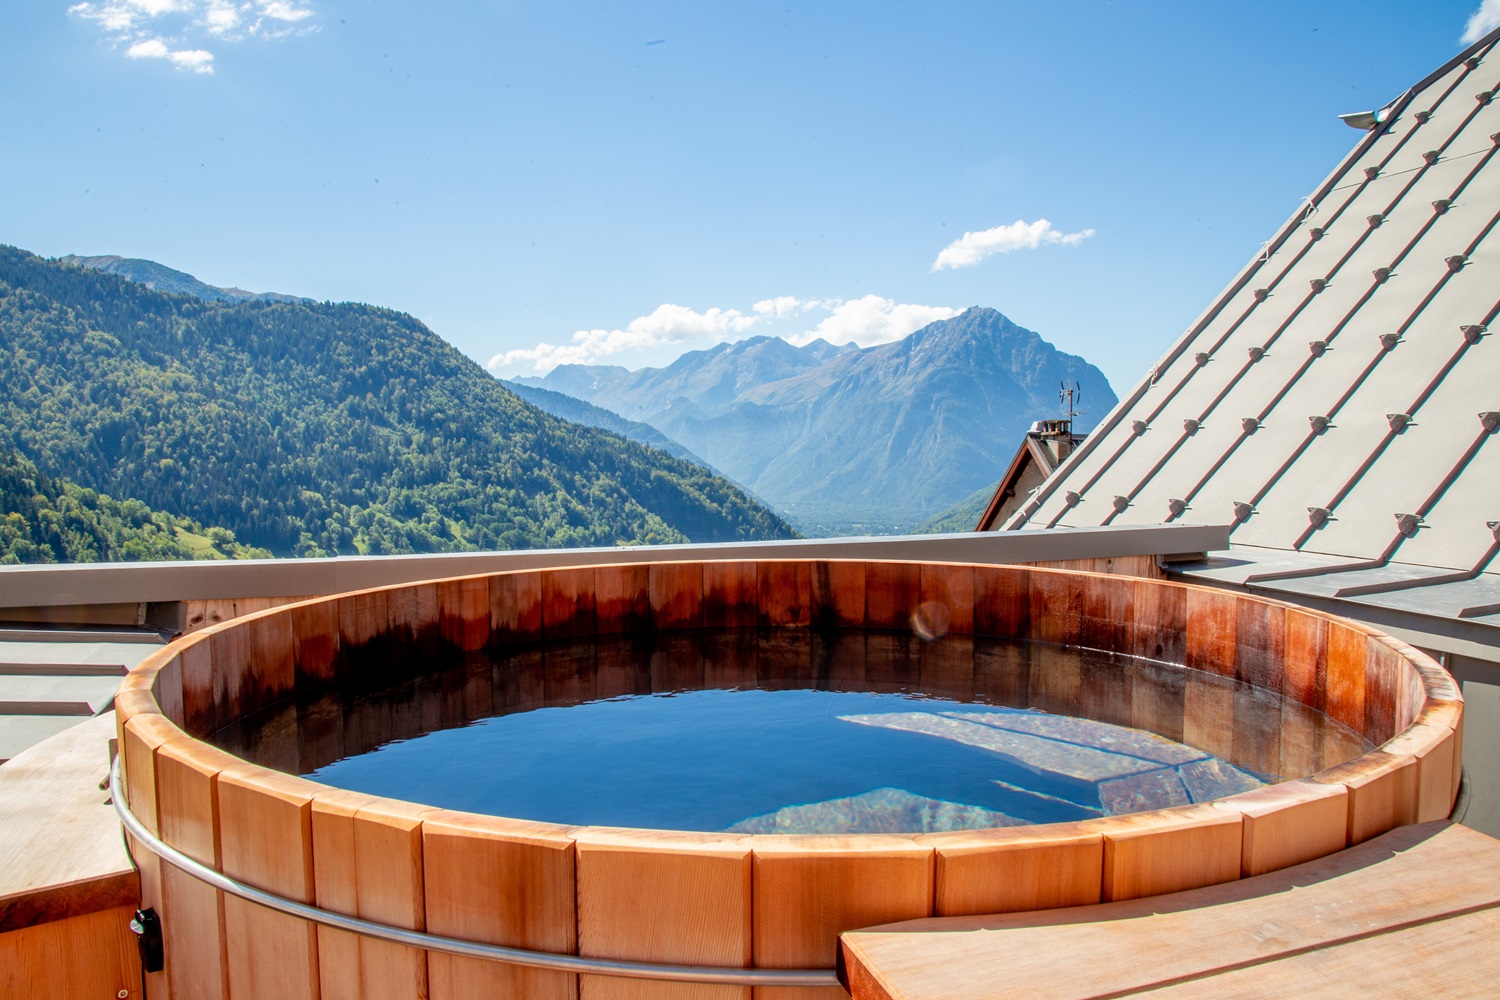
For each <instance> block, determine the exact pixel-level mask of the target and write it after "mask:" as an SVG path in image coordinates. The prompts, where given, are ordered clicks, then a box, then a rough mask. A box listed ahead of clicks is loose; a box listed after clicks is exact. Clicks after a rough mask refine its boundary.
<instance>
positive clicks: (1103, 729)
mask: <svg viewBox="0 0 1500 1000" xmlns="http://www.w3.org/2000/svg"><path fill="white" fill-rule="evenodd" d="M839 718H840V719H841V720H842V721H844V722H853V723H857V724H859V725H862V726H876V727H879V728H883V729H899V730H902V731H904V732H911V733H921V734H923V735H926V736H935V737H937V738H939V739H945V740H953V741H954V742H956V743H963V744H965V745H967V746H972V747H977V748H979V749H982V750H989V751H991V752H993V753H996V754H1000V755H1001V756H1003V757H1005V758H1006V759H1008V760H1011V761H1014V762H1016V763H1018V764H1020V765H1022V766H1023V767H1026V768H1029V769H1030V770H1032V771H1036V772H1038V773H1047V774H1053V775H1060V776H1063V777H1065V778H1069V779H1072V780H1073V781H1075V782H1079V783H1081V784H1082V785H1083V786H1084V788H1086V789H1087V790H1088V791H1087V795H1086V797H1087V798H1088V799H1090V801H1079V802H1078V803H1077V804H1079V805H1083V806H1085V807H1086V808H1090V809H1097V810H1099V811H1101V812H1103V813H1105V814H1107V815H1118V814H1120V813H1129V812H1140V811H1141V810H1144V809H1161V808H1165V807H1167V806H1180V805H1189V804H1192V803H1195V802H1208V801H1210V800H1212V799H1217V798H1222V797H1223V796H1225V795H1233V794H1235V793H1237V792H1245V791H1249V790H1250V789H1252V788H1258V787H1260V786H1261V785H1263V784H1265V782H1264V781H1262V780H1261V779H1260V778H1258V777H1256V776H1254V775H1252V774H1250V773H1248V772H1246V771H1242V770H1240V769H1239V768H1237V767H1235V766H1234V765H1233V764H1229V763H1226V762H1225V761H1222V760H1220V759H1218V758H1217V757H1213V756H1210V755H1209V754H1206V753H1204V752H1202V751H1201V750H1194V749H1193V748H1192V747H1188V746H1184V745H1182V744H1181V743H1174V742H1172V741H1171V740H1168V739H1164V738H1163V737H1160V736H1156V735H1154V734H1152V733H1147V732H1142V731H1141V730H1138V729H1129V728H1127V727H1124V726H1115V725H1111V724H1109V723H1107V722H1095V721H1093V720H1091V719H1078V718H1069V717H1066V716H1058V715H1047V714H1044V713H1040V712H889V713H884V714H875V715H844V716H840V717H839ZM1001 784H1004V783H1003V782H1002V783H1001ZM1005 787H1006V788H1011V787H1012V786H1009V785H1006V786H1005ZM1018 791H1019V790H1018ZM803 808H811V807H803ZM783 811H785V810H783Z"/></svg>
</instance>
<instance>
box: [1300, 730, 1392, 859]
mask: <svg viewBox="0 0 1500 1000" xmlns="http://www.w3.org/2000/svg"><path fill="white" fill-rule="evenodd" d="M1312 780H1313V781H1320V782H1324V783H1326V784H1339V785H1343V786H1344V787H1345V788H1347V789H1349V836H1348V844H1349V845H1350V846H1351V847H1352V846H1353V845H1355V844H1358V843H1362V842H1363V841H1366V840H1369V839H1370V838H1371V837H1375V836H1379V835H1380V834H1382V833H1385V832H1386V831H1387V830H1391V829H1394V828H1395V827H1398V826H1403V825H1405V824H1407V823H1412V822H1415V821H1416V816H1417V759H1416V758H1415V757H1409V756H1407V755H1405V754H1388V753H1384V752H1382V751H1379V750H1372V751H1370V752H1369V753H1367V754H1365V755H1364V756H1362V757H1360V758H1358V759H1356V760H1351V761H1349V762H1347V763H1344V764H1337V765H1335V766H1333V767H1330V768H1327V769H1326V770H1323V771H1320V772H1319V773H1317V774H1315V775H1313V777H1312Z"/></svg>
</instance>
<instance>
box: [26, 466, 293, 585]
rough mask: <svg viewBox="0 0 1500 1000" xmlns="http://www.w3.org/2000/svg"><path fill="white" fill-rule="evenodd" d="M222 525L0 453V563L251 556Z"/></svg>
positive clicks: (255, 553) (259, 553) (257, 554)
mask: <svg viewBox="0 0 1500 1000" xmlns="http://www.w3.org/2000/svg"><path fill="white" fill-rule="evenodd" d="M270 554H271V553H269V552H267V551H265V550H264V549H252V548H248V547H246V546H244V545H240V544H239V543H238V542H236V541H235V538H234V533H233V532H231V531H228V530H226V529H224V528H217V527H215V528H205V527H203V525H201V524H199V523H198V522H196V521H193V520H189V519H188V518H183V517H173V516H172V515H171V514H163V513H162V512H161V511H156V510H152V509H151V508H150V507H147V506H146V505H145V504H143V503H141V502H140V501H139V500H116V499H115V498H114V497H107V496H104V495H103V494H101V493H96V492H95V491H93V490H90V489H85V488H83V487H82V486H79V485H78V484H76V483H70V482H68V481H66V480H62V479H53V478H52V477H51V476H47V475H44V474H43V473H41V472H40V471H38V470H37V467H36V466H35V465H33V464H32V463H31V462H29V461H27V460H26V459H25V458H23V457H22V456H21V455H18V454H16V453H15V452H14V451H11V450H9V449H3V448H0V564H5V563H62V562H132V561H145V560H158V559H254V558H264V557H268V556H270Z"/></svg>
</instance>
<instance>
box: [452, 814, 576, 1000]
mask: <svg viewBox="0 0 1500 1000" xmlns="http://www.w3.org/2000/svg"><path fill="white" fill-rule="evenodd" d="M422 852H423V877H424V879H425V882H426V895H427V929H428V930H429V931H430V932H431V933H433V934H443V935H447V936H449V937H457V938H464V939H467V940H470V941H480V942H484V943H486V944H500V945H509V946H511V947H516V948H529V949H533V950H536V951H548V952H554V953H559V954H572V953H573V952H574V951H575V950H576V949H577V944H578V932H577V904H576V895H575V894H576V883H575V878H574V854H573V840H572V838H571V837H570V836H569V834H568V831H567V829H566V828H563V827H557V826H552V825H550V824H544V823H526V822H522V821H519V820H505V819H494V818H490V817H485V816H473V815H469V814H467V813H456V812H446V811H441V810H435V811H434V812H432V813H431V814H429V815H428V816H427V817H426V818H425V820H424V822H423V825H422ZM428 982H429V987H430V990H431V992H430V996H431V997H432V1000H467V998H469V997H480V996H494V997H526V998H527V1000H573V998H575V997H577V995H578V977H577V976H575V975H573V974H572V973H565V972H553V971H549V970H544V969H524V968H521V967H519V966H513V965H502V964H500V963H497V962H486V961H483V960H481V959H475V958H460V957H458V956H453V955H441V954H437V953H433V954H431V955H429V956H428Z"/></svg>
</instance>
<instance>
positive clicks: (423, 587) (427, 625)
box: [385, 580, 489, 656]
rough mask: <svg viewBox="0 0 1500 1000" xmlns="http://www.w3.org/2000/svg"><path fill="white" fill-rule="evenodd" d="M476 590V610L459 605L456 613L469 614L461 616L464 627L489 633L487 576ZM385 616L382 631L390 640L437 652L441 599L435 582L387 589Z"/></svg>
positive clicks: (429, 652) (427, 653)
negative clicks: (383, 630) (384, 628)
mask: <svg viewBox="0 0 1500 1000" xmlns="http://www.w3.org/2000/svg"><path fill="white" fill-rule="evenodd" d="M480 591H481V592H480V595H479V604H480V605H481V607H480V609H479V610H478V611H477V612H476V611H475V610H474V608H473V607H472V606H470V607H467V608H462V609H461V610H460V616H462V615H468V616H469V617H467V618H464V619H463V621H466V622H468V623H469V625H468V627H469V628H471V629H478V630H481V631H483V632H484V633H485V634H486V636H487V635H488V633H489V583H488V580H486V581H485V582H484V583H483V586H482V587H481V588H480ZM459 601H460V603H462V601H463V598H462V597H461V598H460V599H459ZM450 611H451V609H450ZM385 616H386V617H385V627H386V633H387V634H388V635H389V636H390V638H391V641H392V642H397V643H407V644H409V645H411V646H413V647H415V648H416V649H417V650H418V651H419V653H420V654H421V655H424V656H430V655H433V654H434V653H436V652H437V649H438V640H439V639H440V638H441V637H442V601H441V599H440V598H439V596H438V585H437V584H435V583H420V584H412V585H409V586H405V587H393V588H391V589H389V590H387V591H386V598H385ZM476 618H479V619H482V622H476V621H475V619H476ZM450 627H457V628H459V629H460V630H461V629H462V628H463V627H464V626H463V625H458V626H454V625H453V624H452V623H450ZM450 641H452V640H450Z"/></svg>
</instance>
